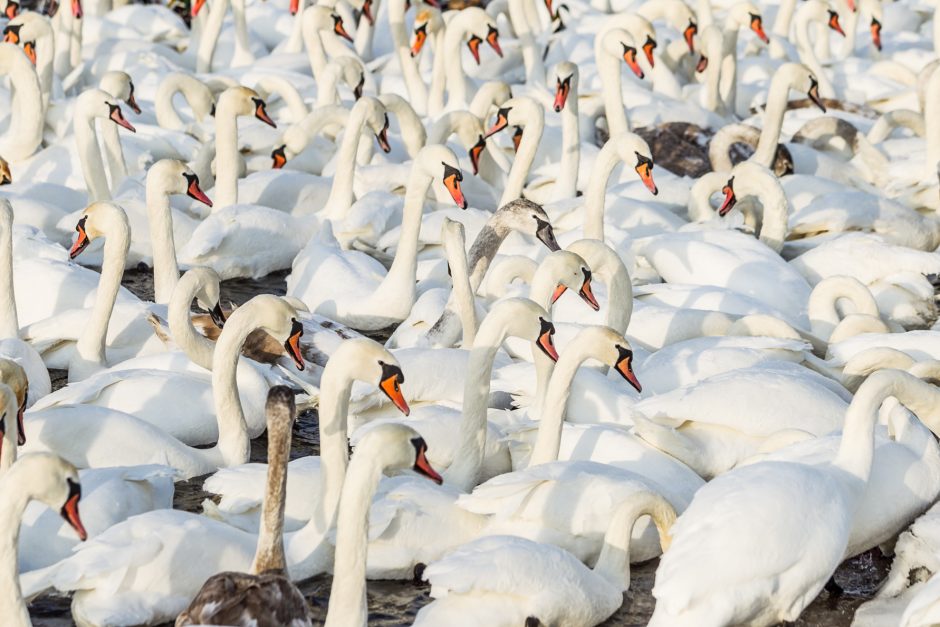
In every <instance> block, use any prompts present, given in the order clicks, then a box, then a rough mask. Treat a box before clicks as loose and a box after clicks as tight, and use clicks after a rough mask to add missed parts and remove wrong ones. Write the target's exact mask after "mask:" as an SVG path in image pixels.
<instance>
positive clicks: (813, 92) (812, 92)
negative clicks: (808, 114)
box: [806, 77, 826, 113]
mask: <svg viewBox="0 0 940 627" xmlns="http://www.w3.org/2000/svg"><path fill="white" fill-rule="evenodd" d="M806 95H807V96H809V99H810V100H812V101H813V104H815V105H816V106H817V107H819V108H820V109H822V112H823V113H825V112H826V105H824V104H823V101H822V100H821V99H820V97H819V81H817V80H816V79H815V77H814V78H811V79H810V85H809V91H807V92H806Z"/></svg>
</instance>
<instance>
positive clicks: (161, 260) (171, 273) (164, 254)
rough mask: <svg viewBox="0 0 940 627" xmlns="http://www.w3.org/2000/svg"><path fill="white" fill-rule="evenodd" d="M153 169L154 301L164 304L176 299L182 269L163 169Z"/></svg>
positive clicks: (150, 217)
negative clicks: (162, 178) (173, 298)
mask: <svg viewBox="0 0 940 627" xmlns="http://www.w3.org/2000/svg"><path fill="white" fill-rule="evenodd" d="M154 170H155V168H153V167H152V168H151V172H152V173H153V175H152V176H151V175H148V176H147V222H148V224H149V227H150V243H151V245H152V246H153V292H154V298H153V300H154V302H155V303H159V304H165V303H168V302H169V301H170V299H171V298H172V297H173V289H174V288H175V287H176V283H177V281H179V276H180V270H179V265H177V262H176V244H175V242H174V240H173V216H172V214H171V212H170V195H169V193H168V192H167V191H166V187H165V186H164V183H163V181H162V180H161V178H160V169H159V168H156V171H154Z"/></svg>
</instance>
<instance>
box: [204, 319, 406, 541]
mask: <svg viewBox="0 0 940 627" xmlns="http://www.w3.org/2000/svg"><path fill="white" fill-rule="evenodd" d="M357 380H358V381H362V382H364V383H366V384H368V385H369V386H374V387H377V388H378V389H379V390H380V391H381V393H382V394H383V395H384V396H386V397H387V398H388V399H389V401H390V402H392V403H393V404H394V405H395V407H396V408H397V409H398V411H401V412H404V413H405V414H407V413H408V412H409V411H410V409H409V407H408V403H407V401H406V400H405V397H404V390H403V389H402V388H401V384H402V383H403V380H404V374H402V371H401V368H400V366H399V365H398V361H397V359H395V357H394V356H393V355H392V354H391V353H389V352H388V351H387V350H385V349H384V348H383V347H381V345H379V344H377V343H376V342H374V341H373V340H369V339H366V338H354V339H351V340H347V341H345V342H343V343H342V344H341V345H340V346H339V348H337V350H336V352H335V353H334V354H333V356H332V357H331V359H330V361H329V362H327V365H326V367H325V368H324V371H323V377H322V379H321V386H320V401H319V402H320V409H319V416H320V438H321V447H320V452H321V456H320V457H304V458H301V459H298V460H296V461H294V462H291V464H290V465H289V466H288V484H289V485H290V486H291V489H290V490H289V491H288V496H287V499H286V517H287V528H288V530H295V529H299V528H300V527H301V526H303V524H304V523H306V522H307V521H308V520H311V519H312V518H314V515H316V517H317V521H318V524H320V526H321V528H322V527H323V526H324V525H326V524H327V522H328V521H330V520H331V519H332V516H333V514H334V513H335V508H336V502H337V499H338V498H339V491H340V487H341V486H342V482H343V476H344V475H345V472H346V461H347V459H346V458H347V454H346V453H347V449H346V448H345V447H346V446H347V439H346V424H345V423H346V414H347V413H348V411H349V395H350V391H351V388H352V385H353V382H354V381H357ZM324 470H325V472H324ZM264 475H265V466H264V464H243V465H240V466H233V467H231V468H226V469H222V470H219V471H218V472H216V473H215V474H213V475H212V476H211V477H209V478H208V479H206V481H205V483H204V485H203V489H205V490H206V491H207V492H209V493H212V494H218V495H219V496H220V497H221V498H220V499H219V502H218V504H216V503H214V502H212V501H205V502H204V503H203V507H204V509H205V513H206V514H207V515H208V516H210V517H212V518H216V519H218V520H222V521H224V522H227V523H229V524H231V525H234V526H236V527H238V528H239V529H244V530H246V531H251V532H255V531H257V529H258V524H259V516H260V508H261V500H262V499H261V497H262V495H263V493H264ZM311 483H317V484H318V485H319V490H318V491H317V493H316V494H317V498H316V499H311V498H310V494H309V491H305V488H304V486H307V485H309V484H311Z"/></svg>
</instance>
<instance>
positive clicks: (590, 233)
mask: <svg viewBox="0 0 940 627" xmlns="http://www.w3.org/2000/svg"><path fill="white" fill-rule="evenodd" d="M611 137H614V136H613V135H611ZM618 163H620V153H619V152H618V149H617V146H616V145H615V142H612V141H608V142H607V143H606V144H604V147H603V148H601V151H600V152H599V153H598V155H597V157H596V158H595V159H594V165H593V167H592V170H591V177H590V179H589V180H588V188H587V195H586V197H585V200H584V229H583V230H584V237H586V238H587V239H596V240H600V241H602V242H603V241H604V206H605V204H606V198H607V183H608V181H609V180H610V174H611V173H612V172H613V171H614V168H615V167H616V166H617V164H618Z"/></svg>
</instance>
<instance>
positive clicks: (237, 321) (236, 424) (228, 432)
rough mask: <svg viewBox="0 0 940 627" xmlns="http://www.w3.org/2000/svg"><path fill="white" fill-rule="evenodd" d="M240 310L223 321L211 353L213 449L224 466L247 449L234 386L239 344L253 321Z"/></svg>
mask: <svg viewBox="0 0 940 627" xmlns="http://www.w3.org/2000/svg"><path fill="white" fill-rule="evenodd" d="M246 306H247V305H246ZM243 311H244V307H243V308H242V310H236V311H235V312H234V313H233V314H232V316H231V317H229V319H228V321H226V323H225V329H224V331H223V332H222V334H221V335H220V336H219V340H218V342H217V343H216V346H215V352H214V354H213V356H212V398H213V400H214V402H215V416H216V422H217V424H218V428H219V442H218V444H216V449H217V450H218V451H219V453H220V455H221V457H222V461H223V463H224V464H225V465H226V466H236V465H238V464H244V463H245V462H247V461H248V456H249V453H250V452H251V441H250V440H249V438H248V426H247V424H246V423H245V414H244V413H243V412H242V404H241V399H239V397H238V388H237V387H236V375H237V371H238V361H239V358H240V357H241V350H242V346H243V345H244V343H245V340H246V339H248V335H249V334H250V333H251V332H252V331H254V330H255V328H257V325H254V324H252V322H251V320H250V318H249V317H248V316H239V315H237V314H238V313H240V312H243Z"/></svg>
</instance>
